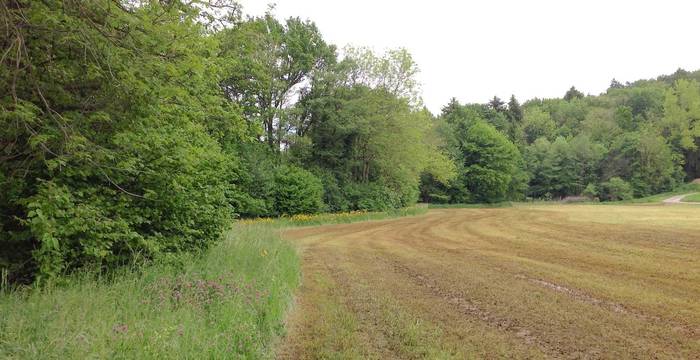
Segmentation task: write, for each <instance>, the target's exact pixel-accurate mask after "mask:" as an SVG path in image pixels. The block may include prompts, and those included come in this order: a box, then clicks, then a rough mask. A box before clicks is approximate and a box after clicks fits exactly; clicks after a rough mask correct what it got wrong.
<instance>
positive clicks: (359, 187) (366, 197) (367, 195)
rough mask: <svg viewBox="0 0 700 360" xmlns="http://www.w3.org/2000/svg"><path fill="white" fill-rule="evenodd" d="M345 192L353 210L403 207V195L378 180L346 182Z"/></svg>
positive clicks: (383, 209) (382, 209)
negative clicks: (364, 182)
mask: <svg viewBox="0 0 700 360" xmlns="http://www.w3.org/2000/svg"><path fill="white" fill-rule="evenodd" d="M345 192H346V194H347V198H348V200H349V202H350V204H351V206H352V209H353V210H363V211H386V210H389V209H395V208H399V207H401V202H402V201H401V195H400V194H397V193H396V192H394V191H391V189H389V188H388V187H386V186H384V185H382V184H380V183H377V182H372V183H366V184H362V183H350V184H346V186H345Z"/></svg>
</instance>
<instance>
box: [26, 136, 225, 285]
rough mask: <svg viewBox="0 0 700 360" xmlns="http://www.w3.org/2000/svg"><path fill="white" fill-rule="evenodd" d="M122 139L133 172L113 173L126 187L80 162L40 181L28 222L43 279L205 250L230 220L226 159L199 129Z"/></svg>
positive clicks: (127, 166)
mask: <svg viewBox="0 0 700 360" xmlns="http://www.w3.org/2000/svg"><path fill="white" fill-rule="evenodd" d="M115 142H116V143H117V145H118V146H119V147H120V149H119V151H118V153H119V154H120V157H121V164H120V166H119V168H120V169H122V170H128V172H127V173H122V174H120V173H118V172H116V171H114V173H112V174H110V175H109V178H110V179H113V181H114V183H115V184H122V185H120V186H119V187H116V186H115V185H114V184H111V183H109V182H108V181H106V180H104V179H106V178H104V179H100V177H99V173H98V171H105V170H98V169H93V170H92V171H93V173H92V174H91V172H90V171H88V170H86V169H84V165H83V166H81V165H80V164H75V165H74V166H75V169H76V170H77V171H69V170H65V171H63V172H61V173H60V174H56V176H54V177H53V178H52V179H50V180H46V181H43V182H41V183H40V184H39V186H38V190H37V194H36V195H34V196H33V197H31V198H30V199H29V201H28V206H27V208H28V213H27V220H26V224H27V226H28V229H29V232H30V233H31V237H32V238H34V239H36V241H37V242H38V244H37V246H36V248H37V249H36V250H34V251H33V253H32V255H33V258H34V261H35V263H36V266H37V273H38V275H39V276H40V277H47V276H55V275H58V274H59V273H61V272H64V271H66V270H71V269H73V268H76V267H80V266H84V265H88V264H92V265H97V266H99V267H103V268H109V267H114V266H116V265H120V264H125V263H128V262H131V261H133V260H134V259H135V258H139V257H140V258H152V257H155V256H158V255H160V254H163V253H167V252H182V251H199V250H201V249H205V248H207V247H208V246H209V244H211V243H212V242H213V241H215V240H216V239H218V237H219V235H220V233H221V230H222V229H223V227H224V226H225V224H226V222H227V221H229V219H230V218H231V211H230V207H229V206H228V200H227V198H226V187H227V181H228V179H226V177H225V176H226V173H227V168H226V167H227V165H228V164H227V162H226V161H227V160H226V158H225V157H224V156H223V154H222V153H221V152H220V151H218V147H217V146H216V143H215V142H214V141H213V140H212V139H211V138H209V137H208V136H207V135H206V134H205V133H204V132H203V131H202V130H201V129H199V128H198V127H197V126H186V125H184V124H183V125H181V126H165V127H162V128H156V129H147V130H143V131H135V132H128V133H124V134H121V135H118V136H116V137H115ZM70 165H71V164H70V163H69V164H68V166H70ZM86 175H89V176H86ZM127 184H128V190H126V189H125V188H124V186H127Z"/></svg>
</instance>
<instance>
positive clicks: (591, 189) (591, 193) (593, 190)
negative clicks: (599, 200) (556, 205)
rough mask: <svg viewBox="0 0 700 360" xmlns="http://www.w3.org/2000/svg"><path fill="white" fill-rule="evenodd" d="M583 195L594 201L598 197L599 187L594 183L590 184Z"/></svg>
mask: <svg viewBox="0 0 700 360" xmlns="http://www.w3.org/2000/svg"><path fill="white" fill-rule="evenodd" d="M581 195H583V196H585V197H587V198H589V199H594V198H596V197H598V187H596V186H595V184H593V183H589V184H588V185H586V188H585V189H583V192H581Z"/></svg>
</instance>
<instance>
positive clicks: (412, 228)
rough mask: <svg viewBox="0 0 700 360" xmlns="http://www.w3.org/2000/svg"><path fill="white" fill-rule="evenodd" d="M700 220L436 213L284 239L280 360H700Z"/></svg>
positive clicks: (604, 210) (542, 211) (598, 210)
mask: <svg viewBox="0 0 700 360" xmlns="http://www.w3.org/2000/svg"><path fill="white" fill-rule="evenodd" d="M698 230H700V211H697V208H693V207H675V206H674V207H666V206H595V205H591V206H588V205H556V206H538V207H534V206H533V207H516V208H506V209H445V210H431V211H430V212H429V213H428V214H427V215H423V216H418V217H407V218H400V219H395V220H387V221H374V222H364V223H355V224H343V225H331V226H321V227H310V228H301V229H291V230H287V231H286V232H285V236H286V237H287V238H288V239H290V240H292V241H294V242H296V243H297V244H298V245H299V247H300V250H301V251H302V254H303V255H302V258H303V268H302V270H303V274H304V279H303V284H302V287H301V290H300V292H299V294H298V297H297V302H296V306H295V309H294V310H293V311H292V312H291V314H290V316H289V319H288V329H289V332H288V335H287V337H286V338H285V339H283V341H282V344H281V346H280V348H279V351H278V354H277V356H278V358H281V359H317V358H342V359H345V358H358V359H359V358H363V359H364V358H374V359H392V358H396V359H418V358H430V359H432V358H459V359H461V358H562V359H580V358H591V359H597V358H605V359H640V358H696V359H697V358H700V232H698Z"/></svg>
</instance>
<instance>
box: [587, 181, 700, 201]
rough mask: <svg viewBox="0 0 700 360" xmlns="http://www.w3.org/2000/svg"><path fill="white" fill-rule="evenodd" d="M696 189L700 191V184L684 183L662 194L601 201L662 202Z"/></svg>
mask: <svg viewBox="0 0 700 360" xmlns="http://www.w3.org/2000/svg"><path fill="white" fill-rule="evenodd" d="M695 191H700V184H683V185H681V186H679V187H677V188H675V189H673V190H672V191H668V192H665V193H661V194H656V195H651V196H646V197H643V198H637V199H630V200H622V201H606V202H601V204H609V205H619V204H645V203H659V202H662V201H664V200H666V199H668V198H670V197H672V196H675V195H682V194H687V193H692V192H695Z"/></svg>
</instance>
